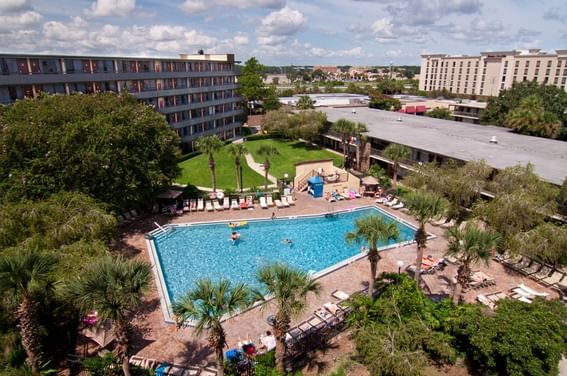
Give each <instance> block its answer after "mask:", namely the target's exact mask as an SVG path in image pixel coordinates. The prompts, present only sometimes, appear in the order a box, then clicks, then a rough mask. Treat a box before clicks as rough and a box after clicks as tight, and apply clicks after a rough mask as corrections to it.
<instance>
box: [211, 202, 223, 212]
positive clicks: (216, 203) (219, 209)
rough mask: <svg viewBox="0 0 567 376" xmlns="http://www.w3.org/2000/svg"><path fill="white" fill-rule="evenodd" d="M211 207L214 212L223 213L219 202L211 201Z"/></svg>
mask: <svg viewBox="0 0 567 376" xmlns="http://www.w3.org/2000/svg"><path fill="white" fill-rule="evenodd" d="M213 207H214V208H215V210H216V211H223V210H224V209H223V207H222V206H221V204H219V200H216V199H215V200H213Z"/></svg>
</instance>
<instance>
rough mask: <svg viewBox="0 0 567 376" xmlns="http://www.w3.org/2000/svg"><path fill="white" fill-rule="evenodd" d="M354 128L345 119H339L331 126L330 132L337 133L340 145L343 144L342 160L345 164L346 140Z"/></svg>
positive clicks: (352, 124) (350, 122)
mask: <svg viewBox="0 0 567 376" xmlns="http://www.w3.org/2000/svg"><path fill="white" fill-rule="evenodd" d="M354 128H355V124H354V123H353V122H352V121H350V120H346V119H339V120H337V121H335V122H334V123H333V125H332V126H331V130H332V131H333V132H337V133H339V134H340V135H341V143H342V144H343V158H344V160H345V164H346V157H347V140H348V136H349V135H351V134H352V132H353V130H354Z"/></svg>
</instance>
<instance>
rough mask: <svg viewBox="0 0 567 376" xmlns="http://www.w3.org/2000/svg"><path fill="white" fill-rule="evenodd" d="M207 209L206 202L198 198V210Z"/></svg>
mask: <svg viewBox="0 0 567 376" xmlns="http://www.w3.org/2000/svg"><path fill="white" fill-rule="evenodd" d="M203 210H205V204H204V201H203V199H202V198H200V199H198V200H197V211H203Z"/></svg>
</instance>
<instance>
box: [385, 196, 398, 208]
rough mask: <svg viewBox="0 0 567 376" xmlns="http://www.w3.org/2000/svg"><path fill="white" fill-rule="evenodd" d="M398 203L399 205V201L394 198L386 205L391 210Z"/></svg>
mask: <svg viewBox="0 0 567 376" xmlns="http://www.w3.org/2000/svg"><path fill="white" fill-rule="evenodd" d="M397 203H398V199H397V198H395V197H394V198H393V199H391V200H390V201H388V202H386V204H385V205H386V206H388V207H390V208H391V207H392V206H394V205H396V204H397Z"/></svg>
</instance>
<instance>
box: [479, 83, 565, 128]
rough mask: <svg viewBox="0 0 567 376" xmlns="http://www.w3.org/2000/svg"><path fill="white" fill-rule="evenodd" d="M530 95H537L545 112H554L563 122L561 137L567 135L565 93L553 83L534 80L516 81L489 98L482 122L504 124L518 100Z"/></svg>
mask: <svg viewBox="0 0 567 376" xmlns="http://www.w3.org/2000/svg"><path fill="white" fill-rule="evenodd" d="M531 95H535V96H537V97H539V98H540V99H541V101H542V104H543V108H544V111H545V112H548V113H551V114H554V115H555V116H556V117H557V118H558V119H559V120H560V121H561V123H562V124H563V128H562V131H561V136H560V138H561V139H565V138H566V137H567V131H566V130H565V129H566V128H565V124H567V114H565V108H567V93H566V92H565V91H564V90H562V89H561V88H559V87H556V86H554V85H544V84H538V83H537V82H535V81H526V82H516V83H514V84H513V85H512V87H511V88H510V89H506V90H502V91H501V92H500V94H499V95H498V97H495V98H490V99H489V100H488V106H487V107H486V109H485V110H484V111H483V113H482V115H481V118H480V120H481V123H482V124H493V125H499V126H504V124H505V123H506V116H507V115H508V113H509V112H510V111H512V110H515V109H517V108H518V107H519V106H520V102H521V101H522V100H523V99H524V98H526V97H529V96H531Z"/></svg>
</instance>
